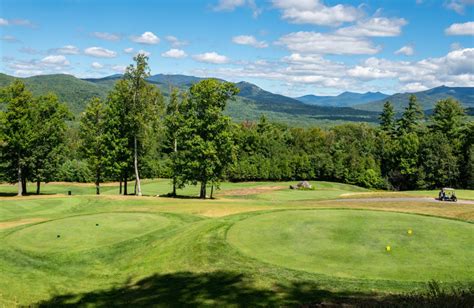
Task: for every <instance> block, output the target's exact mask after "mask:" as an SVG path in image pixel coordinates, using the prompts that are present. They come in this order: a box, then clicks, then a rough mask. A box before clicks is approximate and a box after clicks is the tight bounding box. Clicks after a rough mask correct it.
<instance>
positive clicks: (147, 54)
mask: <svg viewBox="0 0 474 308" xmlns="http://www.w3.org/2000/svg"><path fill="white" fill-rule="evenodd" d="M138 54H140V55H144V56H145V57H149V56H150V55H151V52H149V51H146V50H143V49H140V50H139V51H138V52H137V55H138Z"/></svg>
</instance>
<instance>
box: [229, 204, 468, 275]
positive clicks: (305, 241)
mask: <svg viewBox="0 0 474 308" xmlns="http://www.w3.org/2000/svg"><path fill="white" fill-rule="evenodd" d="M409 229H411V230H413V233H412V234H411V235H409V234H408V230H409ZM473 234H474V224H470V223H466V222H461V221H454V220H448V219H442V218H435V217H427V216H420V215H411V214H399V213H393V212H392V213H391V212H376V211H365V210H363V211H358V210H298V211H296V210H295V211H292V210H291V211H279V212H271V213H265V214H259V215H255V216H252V217H250V218H247V219H244V220H242V221H239V222H237V223H236V224H235V225H234V226H232V227H231V228H230V230H229V231H228V234H227V240H228V241H229V242H230V243H231V244H232V245H234V246H235V247H236V248H238V249H239V250H240V251H241V252H243V253H244V254H245V255H247V256H250V257H253V258H256V259H259V260H261V261H264V262H267V263H271V264H274V265H278V266H282V267H286V268H291V269H296V270H303V271H307V272H313V273H319V274H324V275H329V276H336V277H341V278H356V279H387V280H405V281H407V280H411V281H427V280H430V279H436V280H440V281H473V279H474V266H473V265H474V264H473V262H474V261H473V260H474V249H472V248H473V247H474V236H473ZM388 245H389V246H390V248H391V251H390V252H387V251H386V247H387V246H388Z"/></svg>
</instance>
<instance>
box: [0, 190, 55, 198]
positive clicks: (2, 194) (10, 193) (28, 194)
mask: <svg viewBox="0 0 474 308" xmlns="http://www.w3.org/2000/svg"><path fill="white" fill-rule="evenodd" d="M51 195H55V194H54V193H40V194H39V195H37V194H35V193H27V194H24V195H23V196H25V197H26V196H51ZM17 196H18V193H17V192H1V191H0V197H17Z"/></svg>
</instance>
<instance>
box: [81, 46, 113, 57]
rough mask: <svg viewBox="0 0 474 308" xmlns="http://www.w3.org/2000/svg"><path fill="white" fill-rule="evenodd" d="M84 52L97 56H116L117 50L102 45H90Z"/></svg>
mask: <svg viewBox="0 0 474 308" xmlns="http://www.w3.org/2000/svg"><path fill="white" fill-rule="evenodd" d="M84 54H86V55H88V56H91V57H97V58H115V57H116V56H117V53H116V52H115V51H112V50H109V49H106V48H102V47H89V48H86V49H85V50H84Z"/></svg>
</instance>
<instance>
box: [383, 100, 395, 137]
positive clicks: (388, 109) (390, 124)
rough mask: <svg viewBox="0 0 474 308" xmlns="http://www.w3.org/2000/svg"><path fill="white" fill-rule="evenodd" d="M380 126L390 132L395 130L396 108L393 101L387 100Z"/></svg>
mask: <svg viewBox="0 0 474 308" xmlns="http://www.w3.org/2000/svg"><path fill="white" fill-rule="evenodd" d="M379 120H380V128H381V129H382V130H383V131H384V132H386V133H388V134H392V133H393V132H394V131H395V110H394V109H393V105H392V103H391V102H389V101H386V102H385V104H384V105H383V111H382V113H381V114H380V117H379Z"/></svg>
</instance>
